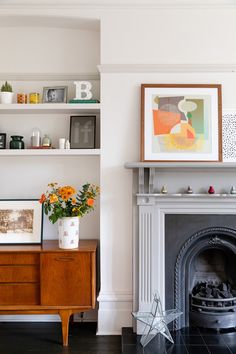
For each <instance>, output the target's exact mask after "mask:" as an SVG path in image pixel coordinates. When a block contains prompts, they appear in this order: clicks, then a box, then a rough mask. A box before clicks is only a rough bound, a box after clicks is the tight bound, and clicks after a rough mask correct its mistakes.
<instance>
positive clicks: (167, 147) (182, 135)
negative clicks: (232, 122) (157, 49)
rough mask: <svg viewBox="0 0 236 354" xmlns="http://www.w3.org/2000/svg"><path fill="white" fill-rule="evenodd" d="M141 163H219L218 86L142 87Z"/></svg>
mask: <svg viewBox="0 0 236 354" xmlns="http://www.w3.org/2000/svg"><path fill="white" fill-rule="evenodd" d="M141 161H145V162H177V161H186V162H187V161H188V162H190V161H191V162H194V161H201V162H204V161H205V162H209V161H212V162H213V161H214V162H216V161H222V98H221V85H211V84H209V85H207V84H203V85H200V84H142V85H141Z"/></svg>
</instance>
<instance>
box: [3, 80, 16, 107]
mask: <svg viewBox="0 0 236 354" xmlns="http://www.w3.org/2000/svg"><path fill="white" fill-rule="evenodd" d="M13 96H14V93H13V92H12V86H11V85H10V84H9V83H8V82H7V81H6V82H5V84H3V85H2V87H1V96H0V97H1V103H5V104H9V103H12V102H13Z"/></svg>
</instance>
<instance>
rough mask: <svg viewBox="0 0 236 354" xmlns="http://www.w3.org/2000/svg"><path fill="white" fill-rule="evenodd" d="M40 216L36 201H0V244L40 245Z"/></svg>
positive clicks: (40, 208)
mask: <svg viewBox="0 0 236 354" xmlns="http://www.w3.org/2000/svg"><path fill="white" fill-rule="evenodd" d="M42 216H43V212H42V206H41V205H39V203H38V200H34V199H30V200H10V199H9V200H0V244H40V243H41V242H42V220H43V219H42Z"/></svg>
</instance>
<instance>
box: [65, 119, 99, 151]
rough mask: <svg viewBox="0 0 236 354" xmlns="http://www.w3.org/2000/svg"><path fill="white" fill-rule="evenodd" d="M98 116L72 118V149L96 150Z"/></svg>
mask: <svg viewBox="0 0 236 354" xmlns="http://www.w3.org/2000/svg"><path fill="white" fill-rule="evenodd" d="M95 139H96V116H92V115H88V116H71V117H70V147H71V149H95Z"/></svg>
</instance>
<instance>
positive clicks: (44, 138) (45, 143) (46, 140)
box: [42, 134, 51, 147]
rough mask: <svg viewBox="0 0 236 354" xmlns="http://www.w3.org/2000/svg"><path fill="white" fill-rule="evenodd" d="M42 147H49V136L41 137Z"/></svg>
mask: <svg viewBox="0 0 236 354" xmlns="http://www.w3.org/2000/svg"><path fill="white" fill-rule="evenodd" d="M42 146H45V147H50V146H51V139H50V138H49V136H48V135H47V134H45V135H44V137H43V140H42Z"/></svg>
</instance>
